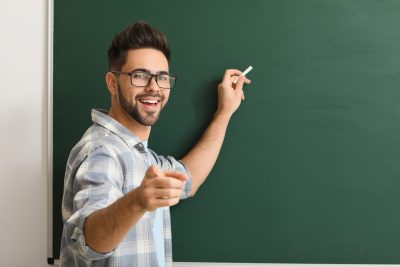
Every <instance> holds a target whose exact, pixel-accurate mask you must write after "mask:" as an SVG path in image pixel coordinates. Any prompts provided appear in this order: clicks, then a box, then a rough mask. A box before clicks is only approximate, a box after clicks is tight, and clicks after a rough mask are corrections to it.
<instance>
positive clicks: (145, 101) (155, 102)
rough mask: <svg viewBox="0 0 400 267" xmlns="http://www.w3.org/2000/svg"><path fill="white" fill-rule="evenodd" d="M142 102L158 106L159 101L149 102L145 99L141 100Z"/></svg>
mask: <svg viewBox="0 0 400 267" xmlns="http://www.w3.org/2000/svg"><path fill="white" fill-rule="evenodd" d="M141 101H142V103H149V104H157V102H158V101H157V100H147V99H144V100H141Z"/></svg>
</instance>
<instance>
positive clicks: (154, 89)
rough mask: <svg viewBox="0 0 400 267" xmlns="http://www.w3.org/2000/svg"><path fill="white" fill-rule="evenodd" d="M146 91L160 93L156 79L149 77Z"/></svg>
mask: <svg viewBox="0 0 400 267" xmlns="http://www.w3.org/2000/svg"><path fill="white" fill-rule="evenodd" d="M146 91H149V92H157V91H160V87H159V86H158V84H157V82H156V77H154V76H153V77H151V79H150V82H149V84H148V85H147V86H146Z"/></svg>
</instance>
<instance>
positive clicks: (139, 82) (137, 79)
mask: <svg viewBox="0 0 400 267" xmlns="http://www.w3.org/2000/svg"><path fill="white" fill-rule="evenodd" d="M111 73H114V74H116V75H119V74H126V75H129V77H130V78H131V84H132V85H133V86H137V87H147V86H148V85H149V84H150V81H151V79H153V77H154V78H155V80H156V83H157V85H158V87H160V88H163V89H171V88H173V87H174V85H175V82H176V78H177V77H176V76H173V75H169V74H152V73H150V72H146V71H142V70H134V71H131V72H123V71H111Z"/></svg>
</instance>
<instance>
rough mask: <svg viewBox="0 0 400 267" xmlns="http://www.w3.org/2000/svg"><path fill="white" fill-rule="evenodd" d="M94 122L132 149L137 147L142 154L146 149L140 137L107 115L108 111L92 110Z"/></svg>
mask: <svg viewBox="0 0 400 267" xmlns="http://www.w3.org/2000/svg"><path fill="white" fill-rule="evenodd" d="M92 121H93V122H94V123H96V124H98V125H100V126H102V127H104V128H106V129H107V130H109V131H111V132H113V133H114V134H116V135H117V136H119V137H120V138H121V139H122V140H123V141H124V142H125V143H126V144H127V145H128V146H129V147H130V148H132V147H135V148H136V149H137V150H139V151H140V152H143V151H141V150H142V149H143V147H144V145H143V144H142V141H141V140H140V138H139V137H137V136H136V135H134V134H133V133H132V132H131V131H129V130H128V129H127V128H125V126H123V125H122V124H121V123H119V122H118V121H117V120H115V119H114V118H112V117H110V116H108V115H107V111H106V110H102V109H92Z"/></svg>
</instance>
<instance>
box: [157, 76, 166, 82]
mask: <svg viewBox="0 0 400 267" xmlns="http://www.w3.org/2000/svg"><path fill="white" fill-rule="evenodd" d="M157 79H158V80H159V81H168V80H169V76H168V75H158V77H157Z"/></svg>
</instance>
